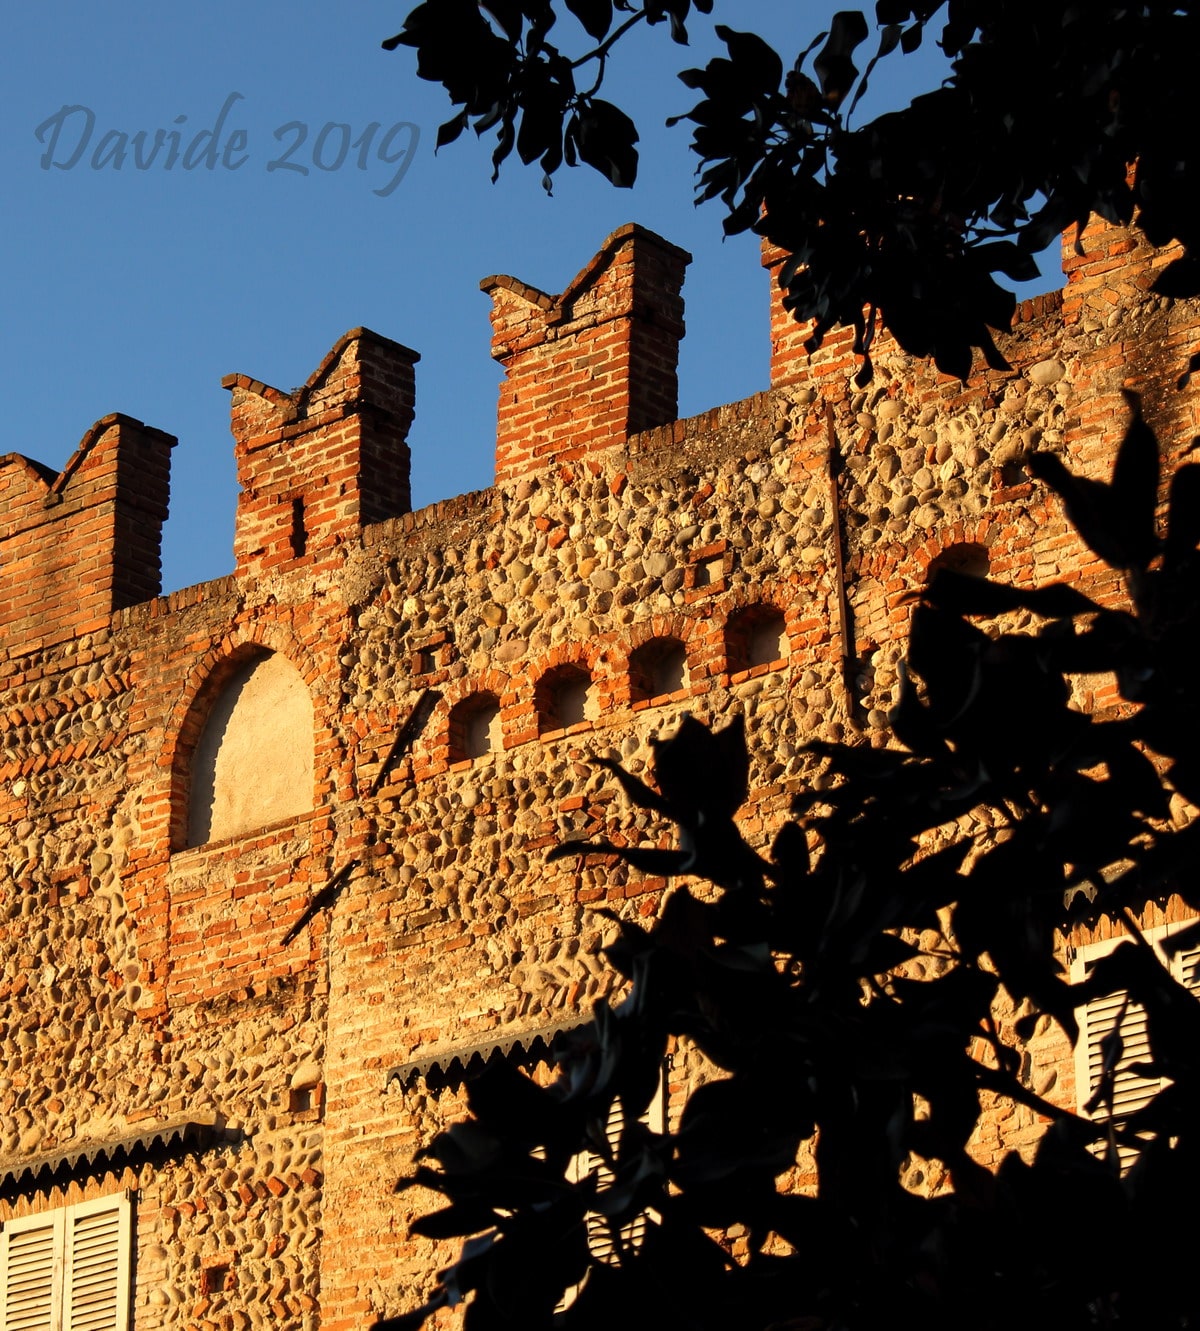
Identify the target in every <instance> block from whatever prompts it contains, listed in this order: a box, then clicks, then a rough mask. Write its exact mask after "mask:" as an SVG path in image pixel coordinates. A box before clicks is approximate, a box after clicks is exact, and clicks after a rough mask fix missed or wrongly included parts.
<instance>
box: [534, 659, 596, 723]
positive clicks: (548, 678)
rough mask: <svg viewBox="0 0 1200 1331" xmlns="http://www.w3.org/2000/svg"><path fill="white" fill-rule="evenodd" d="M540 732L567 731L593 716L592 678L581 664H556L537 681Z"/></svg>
mask: <svg viewBox="0 0 1200 1331" xmlns="http://www.w3.org/2000/svg"><path fill="white" fill-rule="evenodd" d="M535 697H536V706H537V714H538V731H539V733H541V734H545V733H546V731H548V730H565V729H566V728H567V727H568V726H574V725H578V724H579V722H580V721H590V720H592V718H593V689H592V677H591V675H590V674H589V673H588V671H587V669H586V668H585V667H584V666H581V665H561V666H555V667H554V669H553V670H547V671H546V673H545V674H544V675H543V676H542V677H541V679H540V680H539V681H538V686H537V692H536V695H535Z"/></svg>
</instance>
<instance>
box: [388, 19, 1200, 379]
mask: <svg viewBox="0 0 1200 1331" xmlns="http://www.w3.org/2000/svg"><path fill="white" fill-rule="evenodd" d="M712 8H713V4H712V0H696V2H695V3H694V4H693V3H692V0H653V2H651V0H647V2H646V3H644V4H642V5H637V4H635V3H632V0H624V3H622V2H621V0H616V2H615V3H614V2H613V0H563V3H562V4H561V5H556V4H555V3H553V0H503V2H497V0H489V3H487V4H486V5H482V4H477V3H475V0H426V3H424V4H420V5H418V6H417V7H416V8H415V9H413V10H412V11H411V13H409V15H408V17H407V19H406V20H405V23H404V26H403V28H402V30H401V31H400V32H399V33H397V34H396V35H395V36H394V37H392V38H390V39H389V40H388V41H387V42H385V43H384V45H385V46H386V47H388V48H394V47H396V46H400V45H403V46H410V47H413V48H415V50H416V52H417V72H418V74H419V75H420V76H421V77H422V78H426V79H431V80H433V81H434V82H439V83H442V84H443V85H444V86H445V88H446V91H447V93H448V94H449V97H450V100H451V102H452V103H453V104H454V106H455V107H457V108H460V109H459V110H458V111H457V112H456V114H455V115H454V116H453V117H452V118H451V119H450V120H449V121H447V122H446V123H445V124H444V125H443V126H442V127H441V129H440V130H439V131H438V136H437V143H438V147H441V146H442V145H443V144H446V143H449V142H451V141H453V140H454V139H456V138H457V137H458V136H459V135H460V134H461V133H462V132H463V130H465V129H466V128H468V127H469V126H470V127H473V128H474V130H475V132H476V133H477V134H480V135H482V134H489V133H494V134H495V136H496V147H495V151H494V154H493V162H494V165H495V169H496V171H499V169H500V165H501V163H502V162H503V161H504V160H505V159H506V158H507V157H508V156H509V155H510V153H512V151H513V150H514V149H515V150H516V152H517V155H518V156H519V157H520V159H521V160H522V161H523V162H525V163H534V162H536V163H538V164H539V165H540V167H541V170H542V172H543V182H544V183H545V185H546V187H547V188H549V185H550V181H551V178H552V176H553V175H554V173H555V172H556V171H557V170H558V169H559V168H560V167H561V166H562V165H563V164H564V163H566V164H567V165H568V166H574V165H576V164H578V163H580V162H583V163H586V164H587V165H589V166H592V167H594V168H595V169H597V170H598V171H600V172H602V173H603V174H604V175H605V176H606V177H607V178H608V179H609V180H610V181H612V183H613V184H614V185H620V186H628V185H632V184H633V182H634V180H635V178H636V174H637V147H636V144H637V141H638V133H637V127H636V125H635V123H634V121H633V120H632V119H631V118H630V116H629V115H628V114H627V113H626V112H625V111H624V110H622V109H621V108H620V107H617V106H615V105H613V104H612V103H611V102H609V101H606V100H604V99H602V98H601V97H599V95H598V94H599V91H600V89H601V87H602V85H603V81H604V75H605V71H606V69H607V66H608V62H609V61H610V60H611V59H612V58H613V53H614V50H615V48H616V46H617V45H618V43H619V42H620V41H621V40H622V39H623V38H626V37H627V36H628V34H630V33H631V32H632V31H633V30H634V29H636V28H638V27H640V26H646V27H652V28H656V29H658V30H659V31H669V33H670V35H671V37H672V38H673V39H674V40H675V41H676V42H685V41H686V40H687V29H686V26H685V24H686V23H687V22H689V21H691V19H692V17H693V14H692V11H693V10H695V11H698V12H699V13H700V14H708V13H709V12H710V11H711V10H712ZM564 11H565V12H566V13H569V14H570V15H572V16H574V17H575V18H576V19H578V21H579V24H580V25H581V26H582V28H583V30H584V32H585V33H586V35H587V42H586V49H584V50H583V51H581V52H580V53H579V54H578V55H573V56H572V55H568V54H566V53H565V52H564V50H563V49H562V47H561V46H560V45H559V44H558V38H557V34H554V33H553V29H554V26H555V24H556V21H557V19H558V17H559V15H560V14H562V13H563V12H564ZM731 12H734V13H736V9H734V8H733V7H731ZM875 18H876V23H877V28H878V34H879V37H878V45H877V47H876V49H875V52H874V54H873V55H872V56H871V57H870V58H869V60H867V61H866V63H865V68H864V69H863V70H862V71H861V72H860V71H859V68H858V65H857V64H856V61H858V60H861V59H862V56H861V53H860V47H862V46H863V44H864V43H865V42H866V41H867V38H868V36H869V32H870V28H869V25H868V22H867V20H866V18H865V17H864V16H863V14H862V13H860V12H858V11H852V10H851V11H844V12H842V13H839V14H837V15H835V17H834V19H833V21H832V23H831V25H830V28H829V30H828V32H824V33H820V34H819V35H818V36H817V37H816V38H815V39H814V40H813V41H812V42H811V43H810V44H809V45H808V46H807V47H806V48H805V49H804V50H802V51H800V52H799V54H798V55H796V56H794V57H791V58H790V59H789V61H788V62H786V63H785V60H784V59H783V58H781V56H780V54H779V53H777V52H776V51H774V50H773V49H772V48H771V47H770V46H769V45H768V44H767V43H766V42H765V41H763V40H762V39H761V38H760V37H759V36H757V35H756V34H754V33H749V32H737V31H734V30H733V29H731V28H728V27H724V26H718V27H717V29H716V31H717V34H718V36H719V37H720V38H721V39H722V41H723V42H724V43H725V46H726V50H727V55H725V56H723V57H720V58H718V59H714V60H711V61H710V62H709V63H708V64H707V65H706V66H705V68H703V69H688V70H684V71H683V72H682V73H681V74H680V75H679V77H680V78H681V79H682V80H683V82H684V83H685V84H686V85H687V87H689V88H691V89H694V90H696V91H697V92H699V93H700V101H699V102H698V103H697V104H696V105H695V107H693V109H692V110H691V111H690V112H688V113H686V114H685V115H683V116H679V117H676V118H675V119H676V120H684V121H688V122H689V123H690V125H691V127H692V145H691V146H692V150H693V151H694V152H695V153H696V154H697V155H698V156H699V158H700V163H701V164H700V167H699V168H698V175H699V184H698V186H697V193H698V198H699V199H701V200H703V199H713V198H719V199H720V200H721V201H722V202H723V203H724V204H725V206H726V209H727V215H726V218H725V230H726V231H727V232H731V233H732V232H739V231H746V230H754V231H756V232H758V233H760V234H762V235H764V236H766V237H767V238H768V239H769V240H771V241H772V242H773V243H774V244H776V245H779V246H781V247H782V248H783V249H784V250H787V251H788V252H789V253H790V255H791V256H792V257H791V259H790V260H789V261H788V262H787V263H785V264H784V266H783V268H782V270H781V273H780V283H781V285H782V286H783V287H784V288H785V292H786V294H785V304H786V305H787V306H788V308H789V309H790V310H791V311H792V312H793V313H794V315H795V317H796V318H797V319H798V320H800V321H801V322H805V321H808V320H811V321H812V322H813V329H812V336H811V342H810V345H811V347H812V348H814V349H815V348H816V347H819V346H820V344H821V342H822V340H823V338H824V337H825V335H826V333H828V332H829V331H830V330H831V329H832V328H835V327H838V326H846V327H852V328H854V330H855V333H856V350H857V351H858V352H860V353H861V354H862V355H863V357H864V366H863V372H862V373H863V377H864V378H869V377H870V374H871V362H870V352H871V345H872V341H873V338H874V333H875V326H876V322H877V318H878V321H880V322H882V324H883V325H884V326H885V327H887V328H888V329H889V330H890V331H891V333H892V334H893V336H894V337H895V339H896V341H897V342H898V343H899V344H900V346H901V347H902V348H903V349H904V350H905V351H907V352H909V353H910V354H912V355H916V356H922V357H932V358H933V359H934V361H935V362H936V364H937V366H938V368H939V369H940V370H943V371H944V372H946V373H949V374H955V375H957V376H959V377H965V376H966V375H967V373H968V372H969V370H970V368H971V362H972V357H973V355H974V352H975V351H976V350H979V351H980V352H982V354H983V356H984V358H985V360H986V361H987V363H988V364H989V365H991V366H993V367H1000V368H1006V365H1005V361H1004V358H1003V356H1002V355H1001V354H1000V352H999V351H998V349H997V348H996V345H995V342H994V340H993V336H992V334H993V331H994V330H1003V329H1007V328H1008V327H1009V325H1010V324H1011V321H1012V316H1013V311H1014V308H1015V300H1014V297H1013V294H1012V293H1011V292H1010V291H1008V290H1006V289H1005V288H1004V287H1002V286H1001V285H1000V284H999V282H998V281H997V280H996V277H997V275H999V276H1000V277H1001V278H1008V279H1011V280H1014V281H1021V280H1025V279H1028V278H1031V277H1035V276H1036V275H1037V266H1036V263H1035V261H1034V257H1033V256H1034V255H1036V254H1038V253H1039V252H1040V251H1041V250H1042V249H1044V248H1045V247H1046V246H1047V245H1049V244H1051V243H1052V242H1053V241H1054V240H1055V239H1056V238H1057V237H1058V235H1059V234H1060V233H1061V232H1062V231H1064V230H1065V229H1066V228H1068V227H1070V226H1072V225H1075V226H1078V227H1079V228H1080V229H1082V227H1083V226H1084V224H1085V223H1086V222H1087V220H1088V218H1089V216H1090V215H1091V214H1092V213H1099V214H1100V215H1101V216H1102V217H1105V218H1107V219H1109V220H1110V221H1113V222H1120V223H1129V222H1131V221H1135V222H1136V224H1137V225H1138V226H1140V227H1141V228H1142V229H1143V230H1144V232H1145V234H1146V236H1147V238H1148V239H1149V240H1150V241H1151V243H1152V244H1154V245H1165V244H1167V243H1168V242H1170V241H1172V240H1178V241H1180V242H1181V243H1182V246H1183V249H1182V253H1181V255H1180V257H1179V258H1177V259H1176V260H1175V261H1174V262H1173V263H1172V264H1170V265H1169V266H1167V267H1166V268H1164V270H1163V271H1162V273H1161V275H1160V276H1159V278H1158V281H1157V288H1156V289H1157V290H1159V291H1160V292H1161V293H1162V294H1164V295H1171V296H1181V295H1195V294H1198V293H1200V259H1198V258H1197V255H1196V248H1197V239H1198V233H1200V220H1198V219H1200V212H1198V210H1197V209H1196V206H1195V199H1196V198H1197V197H1200V186H1198V184H1197V181H1196V171H1197V167H1196V155H1195V153H1194V151H1193V150H1192V149H1193V143H1192V140H1193V132H1192V124H1193V119H1194V115H1193V112H1194V108H1193V105H1192V92H1191V78H1192V65H1193V61H1194V56H1195V52H1196V51H1197V50H1198V49H1200V23H1198V20H1197V16H1196V14H1195V12H1194V6H1193V4H1191V3H1174V2H1172V0H1149V2H1148V3H1141V4H1126V3H1122V2H1120V0H1103V2H1102V0H1093V2H1092V3H1089V4H1087V5H1081V4H1077V3H1074V0H1005V3H1003V4H997V3H995V0H916V2H915V3H906V2H905V0H877V3H876V5H875ZM552 37H553V38H554V40H552ZM935 37H936V39H937V40H938V43H939V45H940V46H941V48H942V50H943V51H944V52H945V54H946V56H947V57H948V58H949V59H950V60H951V62H952V70H951V73H950V75H949V77H948V78H947V79H946V80H945V81H944V82H943V83H942V84H941V86H939V87H937V88H935V89H932V90H930V91H929V92H927V93H925V94H923V95H922V96H919V97H917V98H915V99H914V100H913V101H912V103H911V104H910V105H909V106H908V107H907V108H905V109H903V110H900V111H897V112H894V113H891V114H887V115H881V116H878V117H876V118H875V119H874V120H871V121H869V122H867V123H865V124H862V125H856V124H855V123H854V112H855V109H856V107H857V106H858V104H859V101H860V99H861V98H862V96H863V93H864V92H865V91H866V88H867V86H868V84H869V83H870V81H871V80H872V79H873V78H874V79H878V78H879V77H880V73H879V62H880V61H883V60H886V59H888V58H889V57H891V58H895V56H896V54H897V53H899V55H900V57H901V58H902V57H903V56H904V55H905V54H910V53H912V52H913V51H915V50H917V48H918V47H920V46H921V45H922V44H924V43H927V42H929V41H930V40H933V39H934V38H935ZM568 40H569V37H568ZM1131 162H1133V163H1136V168H1135V170H1134V172H1133V174H1132V177H1131V176H1130V171H1129V164H1130V163H1131Z"/></svg>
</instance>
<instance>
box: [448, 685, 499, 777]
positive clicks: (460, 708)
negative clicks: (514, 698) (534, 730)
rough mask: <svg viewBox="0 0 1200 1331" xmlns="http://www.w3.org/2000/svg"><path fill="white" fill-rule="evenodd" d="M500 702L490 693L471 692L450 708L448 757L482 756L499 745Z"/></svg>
mask: <svg viewBox="0 0 1200 1331" xmlns="http://www.w3.org/2000/svg"><path fill="white" fill-rule="evenodd" d="M503 746H504V735H503V731H502V730H501V728H500V704H499V702H498V701H497V699H496V695H495V694H494V693H473V694H472V695H471V696H470V697H469V698H464V699H463V700H462V702H460V703H457V704H456V705H455V706H454V708H453V709H452V710H451V712H450V761H451V762H461V761H462V760H463V759H464V758H482V757H483V755H484V754H485V753H494V752H495V751H496V750H497V749H500V748H503Z"/></svg>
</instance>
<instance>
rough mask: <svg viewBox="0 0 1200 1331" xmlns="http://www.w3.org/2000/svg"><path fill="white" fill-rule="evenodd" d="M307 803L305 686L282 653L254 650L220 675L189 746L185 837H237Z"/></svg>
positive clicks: (194, 841) (309, 715) (309, 731)
mask: <svg viewBox="0 0 1200 1331" xmlns="http://www.w3.org/2000/svg"><path fill="white" fill-rule="evenodd" d="M312 804H313V708H312V698H311V697H310V696H309V692H308V687H307V685H306V684H305V683H304V680H303V678H302V677H301V675H300V672H299V671H298V670H297V669H296V667H295V666H294V665H293V664H292V663H291V662H290V661H289V660H288V659H287V657H286V656H282V655H281V654H280V653H278V652H255V653H254V655H252V656H249V657H247V658H246V659H245V660H243V661H242V662H241V663H240V664H238V665H237V666H236V667H235V668H234V669H233V671H232V672H231V673H230V674H229V676H228V677H227V678H226V680H225V683H224V686H223V687H222V688H221V690H220V692H219V693H217V695H216V697H215V698H214V699H213V702H212V705H211V706H210V707H209V709H208V715H207V717H206V718H205V721H204V725H203V728H202V729H201V731H200V735H199V738H198V739H197V742H196V747H195V749H194V751H193V753H192V761H191V780H190V781H189V783H188V810H187V844H188V845H189V846H203V845H206V844H207V843H208V842H210V841H224V840H225V839H226V838H228V837H236V836H241V835H242V834H243V833H246V832H252V831H254V830H256V829H257V828H260V827H265V826H267V824H268V823H275V822H279V821H281V820H282V819H285V818H291V817H294V816H295V815H297V814H301V813H306V812H307V811H308V810H309V809H311V808H312Z"/></svg>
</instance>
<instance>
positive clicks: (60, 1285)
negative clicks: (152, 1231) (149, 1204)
mask: <svg viewBox="0 0 1200 1331" xmlns="http://www.w3.org/2000/svg"><path fill="white" fill-rule="evenodd" d="M132 1239H133V1207H132V1203H131V1201H130V1198H129V1197H128V1195H127V1194H124V1193H122V1194H119V1195H117V1196H112V1197H99V1198H96V1199H95V1200H94V1201H90V1202H78V1203H76V1204H75V1205H74V1206H63V1207H59V1208H58V1209H57V1210H55V1211H47V1212H43V1213H41V1214H40V1215H30V1216H22V1217H21V1218H20V1219H19V1220H10V1221H9V1222H8V1223H7V1224H6V1225H5V1226H4V1230H3V1233H0V1331H129V1296H130V1280H131V1260H132Z"/></svg>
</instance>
